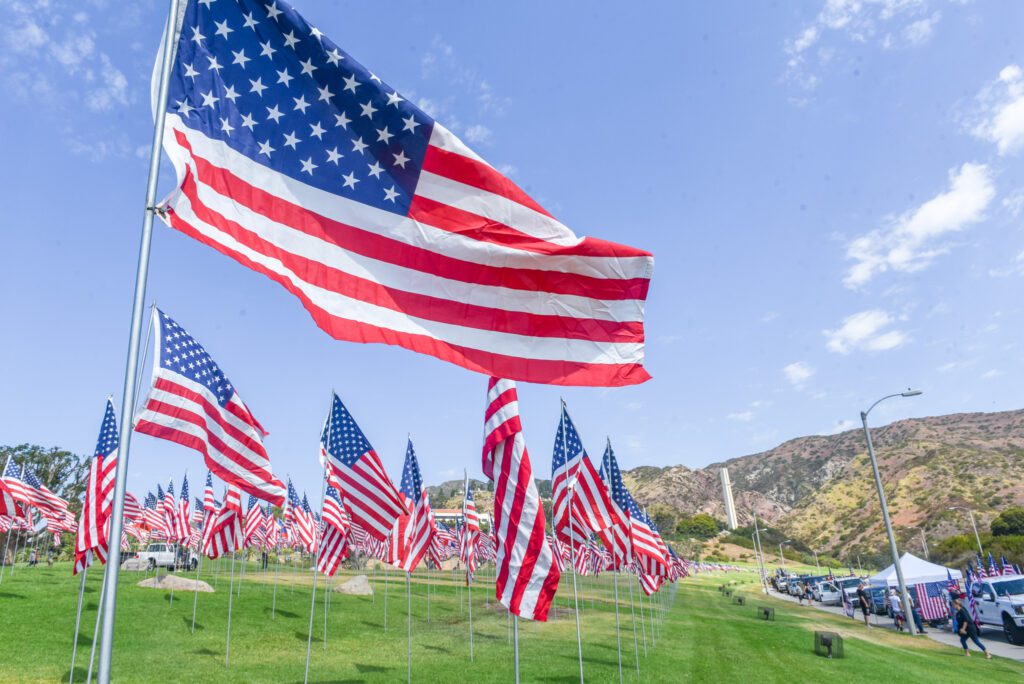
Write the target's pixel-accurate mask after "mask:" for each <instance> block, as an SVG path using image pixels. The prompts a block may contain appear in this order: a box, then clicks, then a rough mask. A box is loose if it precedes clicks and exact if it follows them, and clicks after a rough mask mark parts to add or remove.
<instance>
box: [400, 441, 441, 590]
mask: <svg viewBox="0 0 1024 684" xmlns="http://www.w3.org/2000/svg"><path fill="white" fill-rule="evenodd" d="M398 495H399V496H400V497H401V499H402V503H403V504H405V506H406V510H408V511H409V513H408V515H407V516H402V518H400V519H399V520H400V522H399V524H398V525H397V527H399V528H402V529H403V532H404V534H402V536H401V539H400V542H401V543H402V551H401V553H400V554H399V562H398V567H399V568H400V569H402V570H405V571H406V572H412V571H413V570H415V569H416V566H417V565H419V563H420V560H421V559H422V558H423V555H424V554H425V553H426V552H427V549H428V548H429V547H430V538H431V536H433V534H434V526H433V520H434V518H433V515H432V514H431V510H430V497H429V495H428V494H427V492H426V491H425V490H424V489H423V477H422V476H421V475H420V464H419V461H418V460H417V459H416V450H415V449H414V448H413V446H412V440H411V439H410V440H409V441H408V444H407V445H406V447H405V464H404V465H403V467H402V486H401V488H400V489H399V490H398ZM402 519H404V524H402V522H401V521H402Z"/></svg>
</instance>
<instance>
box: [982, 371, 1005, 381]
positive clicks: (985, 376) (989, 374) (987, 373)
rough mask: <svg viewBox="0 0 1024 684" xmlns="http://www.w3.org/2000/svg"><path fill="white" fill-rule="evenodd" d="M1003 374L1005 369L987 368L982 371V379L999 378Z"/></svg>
mask: <svg viewBox="0 0 1024 684" xmlns="http://www.w3.org/2000/svg"><path fill="white" fill-rule="evenodd" d="M1001 375H1003V371H1001V370H999V369H998V368H993V369H991V370H987V371H985V372H984V373H982V374H981V379H982V380H992V379H994V378H998V377H999V376H1001Z"/></svg>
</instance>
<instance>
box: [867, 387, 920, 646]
mask: <svg viewBox="0 0 1024 684" xmlns="http://www.w3.org/2000/svg"><path fill="white" fill-rule="evenodd" d="M919 394H921V390H911V389H908V390H907V391H906V392H898V393H896V394H889V395H886V396H884V397H882V398H881V399H879V400H878V401H876V402H875V403H874V404H872V405H871V406H870V407H868V410H867V411H861V412H860V422H861V424H863V425H864V439H865V441H867V444H868V458H870V459H871V470H872V472H873V473H874V475H875V487H876V488H877V489H878V501H879V503H880V504H881V506H882V521H883V522H884V523H885V533H886V535H887V536H888V537H889V552H890V553H891V554H892V563H893V567H895V568H896V579H897V581H898V582H899V585H900V597H901V598H902V599H903V607H904V610H906V611H908V614H909V610H910V595H909V594H907V583H906V582H905V581H904V580H903V568H902V567H901V566H900V554H899V551H898V550H897V549H896V537H895V535H894V534H893V531H892V521H891V520H890V519H889V505H888V504H887V503H886V502H885V489H884V488H883V487H882V476H881V475H880V474H879V472H878V460H877V459H876V458H875V447H874V445H872V443H871V430H869V429H868V414H869V413H871V409H873V408H875V407H876V406H878V405H879V404H880V403H882V402H883V401H885V400H886V399H892V398H893V397H916V396H918V395H919ZM907 631H908V632H909V633H910V634H911V635H914V634H916V633H917V631H916V630H915V629H914V625H913V621H912V620H908V621H907Z"/></svg>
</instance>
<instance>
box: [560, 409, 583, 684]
mask: <svg viewBox="0 0 1024 684" xmlns="http://www.w3.org/2000/svg"><path fill="white" fill-rule="evenodd" d="M561 423H562V456H563V457H564V458H565V468H564V471H563V472H564V474H565V486H566V487H567V488H568V490H569V496H568V500H567V502H566V507H567V509H568V510H567V513H568V514H569V562H570V563H572V602H573V607H574V608H575V610H574V611H573V612H575V613H576V653H577V654H578V656H579V661H580V684H583V639H582V637H581V636H580V603H579V596H578V594H577V593H576V535H575V534H574V531H573V529H572V497H573V493H574V491H575V483H574V482H569V449H568V447H567V445H566V441H565V427H566V426H565V399H563V400H562V417H561ZM554 533H555V534H556V535H557V534H558V530H557V529H556V530H554Z"/></svg>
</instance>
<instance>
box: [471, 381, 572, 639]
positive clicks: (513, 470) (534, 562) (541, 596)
mask: <svg viewBox="0 0 1024 684" xmlns="http://www.w3.org/2000/svg"><path fill="white" fill-rule="evenodd" d="M483 471H484V474H485V475H487V477H488V478H490V479H491V480H492V481H493V482H494V531H495V535H496V538H497V546H498V555H497V559H496V561H495V563H496V565H497V582H496V587H495V595H496V597H497V599H498V601H499V602H501V604H502V605H503V606H505V607H506V608H508V609H509V611H510V612H512V613H513V614H515V615H518V616H519V617H522V618H526V619H528V620H539V621H541V622H543V621H546V620H547V618H548V609H549V608H550V607H551V601H552V599H554V597H555V592H556V591H557V590H558V580H559V578H560V577H561V573H560V572H559V570H558V566H557V565H555V562H554V554H553V553H552V551H551V546H550V545H549V544H548V542H547V539H546V538H545V536H544V525H545V523H544V508H543V507H542V506H541V500H540V494H539V492H538V491H537V483H536V482H534V479H533V466H532V465H531V464H530V456H529V454H528V453H527V451H526V440H525V438H524V437H523V426H522V423H521V421H520V420H519V398H518V396H517V395H516V385H515V383H514V382H513V381H511V380H501V379H498V378H491V379H490V381H489V383H488V386H487V410H486V413H485V414H484V448H483Z"/></svg>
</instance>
